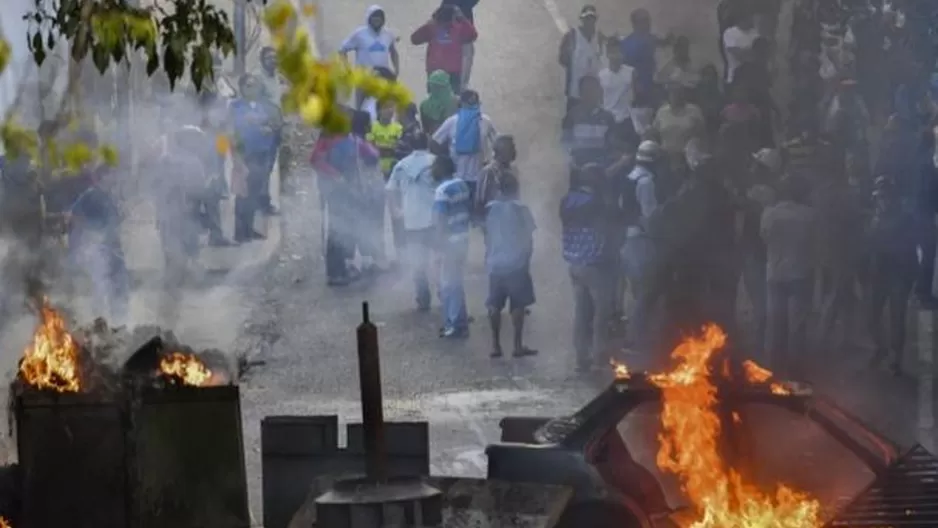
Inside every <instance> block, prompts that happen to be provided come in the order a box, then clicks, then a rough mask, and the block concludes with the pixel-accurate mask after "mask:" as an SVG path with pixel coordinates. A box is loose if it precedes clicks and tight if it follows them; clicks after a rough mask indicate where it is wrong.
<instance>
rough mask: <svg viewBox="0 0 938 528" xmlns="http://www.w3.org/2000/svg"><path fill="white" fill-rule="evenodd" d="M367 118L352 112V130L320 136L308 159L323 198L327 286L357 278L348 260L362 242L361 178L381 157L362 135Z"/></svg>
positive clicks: (341, 283)
mask: <svg viewBox="0 0 938 528" xmlns="http://www.w3.org/2000/svg"><path fill="white" fill-rule="evenodd" d="M367 122H368V116H367V115H366V114H364V113H363V112H354V113H353V117H352V133H350V134H341V135H330V136H322V137H320V138H319V140H318V141H317V142H316V146H315V148H314V149H313V153H312V156H311V160H310V161H311V162H312V165H313V167H314V168H315V169H316V173H317V175H318V176H319V192H320V194H321V195H323V197H324V198H325V205H326V211H327V214H326V224H327V231H326V237H325V238H326V255H325V257H326V278H327V280H328V284H329V285H330V286H346V285H348V284H349V283H350V282H352V281H353V280H355V279H356V278H358V273H357V272H356V271H355V270H353V269H352V268H351V266H350V264H349V261H350V260H351V259H352V258H353V257H354V254H355V247H356V245H359V246H360V245H361V244H360V232H359V231H360V227H359V226H358V225H357V222H358V218H357V215H358V213H359V212H360V211H361V210H360V209H359V207H360V194H361V188H362V179H364V178H368V177H370V175H371V173H372V171H373V170H374V168H375V167H376V166H377V164H378V161H379V158H380V156H379V153H378V150H377V149H376V148H374V146H372V145H371V144H369V143H368V142H367V141H365V140H364V138H363V136H364V135H365V132H366V123H367ZM366 256H370V255H364V254H363V255H362V257H363V260H364V258H365V257H366Z"/></svg>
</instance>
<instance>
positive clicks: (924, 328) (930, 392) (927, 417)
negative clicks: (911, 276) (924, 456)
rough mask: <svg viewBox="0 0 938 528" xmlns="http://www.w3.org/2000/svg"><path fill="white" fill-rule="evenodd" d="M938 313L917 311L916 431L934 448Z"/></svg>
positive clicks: (921, 440) (925, 445)
mask: <svg viewBox="0 0 938 528" xmlns="http://www.w3.org/2000/svg"><path fill="white" fill-rule="evenodd" d="M936 323H938V313H936V312H933V311H930V310H919V311H918V325H917V326H918V340H917V343H918V346H917V347H916V348H918V358H917V359H918V368H917V370H918V376H917V377H918V432H919V442H920V443H921V444H922V446H924V447H925V448H926V449H928V450H929V451H934V450H935V447H936V446H935V408H934V407H935V406H934V402H935V348H936V346H938V342H936V334H935V330H936V328H938V325H936Z"/></svg>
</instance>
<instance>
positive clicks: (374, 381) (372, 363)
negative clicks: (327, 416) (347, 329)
mask: <svg viewBox="0 0 938 528" xmlns="http://www.w3.org/2000/svg"><path fill="white" fill-rule="evenodd" d="M357 337H358V382H359V385H360V386H361V399H362V428H363V429H364V436H365V467H366V471H367V474H368V478H369V479H373V480H376V481H379V482H381V481H384V480H386V479H387V476H388V471H387V470H388V464H387V458H388V457H387V449H386V447H387V446H385V444H384V408H383V403H382V399H381V361H380V358H379V353H378V328H377V327H376V326H375V325H374V324H372V322H371V319H370V317H369V314H368V303H367V302H364V303H362V324H361V325H359V326H358V332H357Z"/></svg>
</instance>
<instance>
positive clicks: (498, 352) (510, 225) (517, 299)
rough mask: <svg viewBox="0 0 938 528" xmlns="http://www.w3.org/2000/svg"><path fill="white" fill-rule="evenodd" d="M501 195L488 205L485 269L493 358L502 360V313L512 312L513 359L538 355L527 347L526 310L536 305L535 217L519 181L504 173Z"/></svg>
mask: <svg viewBox="0 0 938 528" xmlns="http://www.w3.org/2000/svg"><path fill="white" fill-rule="evenodd" d="M498 186H499V189H498V193H497V194H496V195H495V198H494V199H493V200H492V201H490V202H489V203H487V204H486V206H485V267H486V271H488V275H489V294H488V300H486V302H485V305H486V307H487V308H488V311H489V323H490V324H491V326H492V353H491V357H493V358H499V357H502V345H501V339H500V337H501V328H502V310H503V309H504V308H505V304H506V303H511V304H510V306H509V313H510V314H511V323H512V326H513V327H514V339H513V340H512V342H513V344H514V348H513V350H512V353H511V355H512V356H513V357H516V358H517V357H526V356H534V355H537V350H534V349H532V348H528V347H526V346H524V341H523V338H524V316H525V310H526V309H527V308H528V307H529V306H531V305H532V304H534V281H533V280H532V279H531V256H532V255H533V254H534V230H535V229H536V226H535V223H534V216H533V215H532V214H531V210H530V209H528V207H527V206H526V205H524V204H523V203H521V201H520V199H519V197H518V180H517V178H515V177H514V176H512V175H509V174H505V175H503V177H502V178H500V179H499V180H498Z"/></svg>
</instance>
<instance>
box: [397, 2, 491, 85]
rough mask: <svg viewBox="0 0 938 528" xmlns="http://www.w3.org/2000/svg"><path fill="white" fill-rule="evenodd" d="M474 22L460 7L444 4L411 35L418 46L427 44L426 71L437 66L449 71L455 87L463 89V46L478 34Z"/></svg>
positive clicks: (411, 39) (473, 40) (428, 72)
mask: <svg viewBox="0 0 938 528" xmlns="http://www.w3.org/2000/svg"><path fill="white" fill-rule="evenodd" d="M478 36H479V35H478V33H476V28H475V26H473V25H472V22H470V21H469V19H467V18H466V17H465V16H464V15H463V13H462V11H460V10H459V8H457V7H455V6H453V5H449V4H447V5H443V6H441V7H440V8H439V9H437V10H436V12H435V13H433V18H432V19H430V21H429V22H427V23H426V24H424V25H422V26H420V27H419V28H417V30H416V31H414V33H413V34H412V35H411V36H410V41H411V43H413V44H414V45H416V46H420V45H422V44H426V45H427V75H428V76H429V75H430V73H432V72H434V71H436V70H443V71H445V72H446V73H448V74H449V78H450V82H451V83H452V85H453V91H455V92H456V93H459V92H460V91H462V69H463V49H464V46H465V45H466V44H469V43H471V42H475V40H476V38H478Z"/></svg>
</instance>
